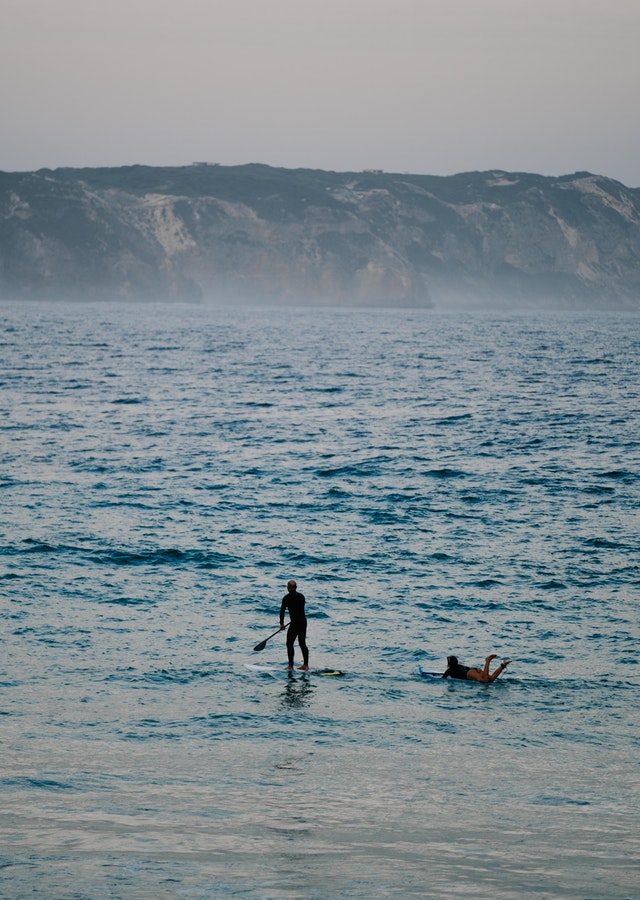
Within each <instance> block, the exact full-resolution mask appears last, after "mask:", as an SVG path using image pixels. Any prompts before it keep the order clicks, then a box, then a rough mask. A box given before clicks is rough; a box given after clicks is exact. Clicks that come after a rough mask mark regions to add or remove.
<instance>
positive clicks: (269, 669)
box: [244, 663, 344, 677]
mask: <svg viewBox="0 0 640 900" xmlns="http://www.w3.org/2000/svg"><path fill="white" fill-rule="evenodd" d="M244 665H245V668H247V669H251V671H252V672H261V673H262V674H265V673H266V674H267V675H273V676H274V677H275V676H276V675H294V674H296V673H297V674H300V675H324V676H329V677H331V676H334V677H336V676H340V675H344V672H342V671H341V670H340V669H307V670H306V671H304V670H301V669H293V670H292V669H287V668H286V667H284V666H266V665H261V664H260V663H245V664H244Z"/></svg>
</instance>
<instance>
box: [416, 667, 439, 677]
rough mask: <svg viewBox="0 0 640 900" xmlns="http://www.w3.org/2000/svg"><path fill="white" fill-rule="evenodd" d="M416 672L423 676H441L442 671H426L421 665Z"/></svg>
mask: <svg viewBox="0 0 640 900" xmlns="http://www.w3.org/2000/svg"><path fill="white" fill-rule="evenodd" d="M418 672H419V673H420V674H421V675H424V677H425V678H442V672H427V670H426V669H423V668H422V666H418Z"/></svg>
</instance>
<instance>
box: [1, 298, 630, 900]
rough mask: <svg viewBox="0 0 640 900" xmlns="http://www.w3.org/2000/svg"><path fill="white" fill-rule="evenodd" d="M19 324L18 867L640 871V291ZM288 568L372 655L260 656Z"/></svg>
mask: <svg viewBox="0 0 640 900" xmlns="http://www.w3.org/2000/svg"><path fill="white" fill-rule="evenodd" d="M0 343H1V355H0V383H1V386H2V391H1V395H0V397H1V400H0V404H1V412H2V419H1V429H2V443H1V449H0V459H1V462H2V465H1V469H0V503H1V507H0V509H1V521H0V534H1V541H0V616H1V622H2V632H1V640H2V659H1V662H0V684H1V691H0V800H1V803H0V896H1V897H3V898H5V897H6V898H23V897H32V896H36V895H37V896H39V897H47V898H91V900H93V898H174V897H176V898H192V897H193V898H208V897H211V898H214V897H215V898H227V897H241V898H250V900H256V898H257V900H298V898H300V900H302V898H304V900H307V898H308V900H312V898H313V900H321V898H322V900H332V898H387V897H392V898H413V897H432V898H469V897H473V898H476V900H477V898H492V900H502V898H523V897H535V898H596V900H602V898H639V897H640V864H639V863H640V812H639V810H640V770H639V761H640V740H639V731H638V725H639V718H640V716H639V711H640V702H639V693H638V692H639V689H640V666H639V664H638V651H639V645H638V639H639V636H640V629H639V625H638V613H639V609H640V603H639V586H640V568H639V566H640V538H639V527H638V526H639V524H640V522H639V515H638V510H639V501H640V482H639V472H640V447H639V439H640V427H639V410H640V392H639V385H640V318H639V317H637V316H636V317H634V316H632V315H622V314H621V315H605V314H600V315H596V314H582V313H567V314H555V315H551V314H550V315H544V316H543V315H541V314H535V313H522V314H507V313H480V312H478V313H473V314H470V313H458V314H455V315H454V314H444V313H438V312H433V311H415V310H401V311H383V310H335V309H334V310H319V309H315V310H310V309H266V310H264V309H263V310H258V309H244V310H229V309H227V310H225V309H214V308H210V307H207V306H202V305H195V304H194V305H177V306H171V305H168V304H165V305H163V304H141V305H127V304H104V305H99V304H86V305H83V304H77V305H73V304H64V303H59V304H49V305H47V304H37V303H32V304H17V303H16V304H12V303H2V304H1V305H0ZM291 577H294V578H296V579H297V581H298V585H299V588H300V589H301V590H302V591H303V593H304V594H305V595H306V597H307V608H308V615H309V634H308V642H309V646H310V650H311V665H312V668H323V667H331V668H334V667H337V668H339V669H341V670H344V673H345V674H344V675H343V676H342V677H321V676H319V675H317V674H304V673H301V672H299V671H295V672H294V673H292V674H287V673H286V672H285V671H284V665H285V663H286V654H285V645H284V636H283V635H276V636H275V637H274V638H272V639H271V640H270V641H269V642H268V643H267V647H266V649H265V650H264V651H263V652H262V653H256V652H254V651H253V647H254V645H255V644H256V643H257V642H259V641H261V640H263V639H264V638H266V637H267V636H268V635H269V634H271V633H272V632H273V631H275V629H276V628H277V626H278V609H279V604H280V600H281V598H282V596H283V594H284V592H285V588H286V582H287V580H288V579H289V578H291ZM492 652H494V653H496V654H498V659H503V658H511V659H512V660H513V662H512V664H511V666H510V667H509V668H508V669H507V670H506V672H505V673H504V675H503V676H502V677H501V678H500V679H498V681H496V682H495V683H494V684H492V685H488V686H487V685H478V684H471V683H466V682H450V681H448V680H447V681H443V680H435V679H434V680H431V679H425V678H422V677H421V676H420V675H419V674H418V673H417V667H418V665H424V666H425V667H427V668H430V669H433V670H435V671H442V669H443V668H444V666H445V659H446V656H447V655H448V654H449V653H456V654H457V655H458V656H459V658H460V659H461V660H462V661H464V662H466V663H467V664H475V663H479V662H482V660H483V659H484V657H485V656H486V655H487V654H488V653H492ZM298 661H300V659H299V655H298ZM247 663H248V664H252V663H261V664H262V663H263V664H266V665H270V666H273V667H274V671H271V672H257V671H255V670H250V669H248V668H247V667H246V664H247Z"/></svg>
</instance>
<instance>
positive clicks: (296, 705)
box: [281, 672, 313, 709]
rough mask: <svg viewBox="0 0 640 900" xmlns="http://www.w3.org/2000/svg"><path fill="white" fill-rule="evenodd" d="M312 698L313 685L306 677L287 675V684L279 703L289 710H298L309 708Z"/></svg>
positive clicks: (290, 673)
mask: <svg viewBox="0 0 640 900" xmlns="http://www.w3.org/2000/svg"><path fill="white" fill-rule="evenodd" d="M312 696H313V685H312V684H311V679H310V678H309V676H308V675H306V674H305V675H298V676H296V675H294V673H293V672H288V673H287V683H286V685H285V688H284V691H283V692H282V697H281V703H282V705H283V706H286V707H289V708H291V709H300V708H301V707H304V706H309V704H310V702H311V698H312Z"/></svg>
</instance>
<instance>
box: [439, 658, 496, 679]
mask: <svg viewBox="0 0 640 900" xmlns="http://www.w3.org/2000/svg"><path fill="white" fill-rule="evenodd" d="M495 658H496V654H495V653H491V654H490V655H489V656H487V658H486V659H485V661H484V668H482V669H481V668H480V667H479V666H478V667H473V668H470V667H469V666H463V665H462V663H459V662H458V657H457V656H447V671H446V672H445V673H444V675H443V676H442V677H443V678H461V679H463V680H465V679H466V680H467V681H482V682H483V683H484V684H489V683H490V682H492V681H495V680H496V678H497V677H498V675H501V674H502V672H504V670H505V669H506V668H507V666H508V665H509V663H510V662H511V660H510V659H505V661H504V662H502V663H500V665H499V666H498V668H497V669H496V670H495V672H491V673H489V663H490V662H491V660H492V659H495Z"/></svg>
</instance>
